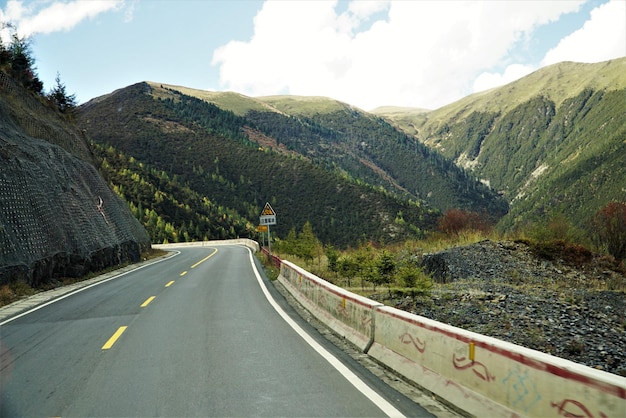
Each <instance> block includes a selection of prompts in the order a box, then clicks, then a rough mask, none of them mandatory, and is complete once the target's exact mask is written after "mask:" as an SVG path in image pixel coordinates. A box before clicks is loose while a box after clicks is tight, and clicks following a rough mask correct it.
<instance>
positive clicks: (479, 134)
mask: <svg viewBox="0 0 626 418" xmlns="http://www.w3.org/2000/svg"><path fill="white" fill-rule="evenodd" d="M386 116H387V118H388V120H390V121H391V122H392V123H394V124H396V125H397V126H399V127H402V129H404V130H405V132H407V133H411V134H413V135H415V137H417V138H418V139H419V140H420V141H421V142H423V143H425V144H427V145H429V146H430V147H433V148H434V149H437V150H439V151H440V152H441V153H442V154H444V155H445V156H447V157H449V158H451V159H454V161H456V163H457V164H458V165H459V166H461V167H465V168H467V169H469V170H471V172H472V173H474V175H476V176H478V177H480V178H481V179H482V180H483V181H484V182H485V183H488V184H490V185H491V187H493V188H494V189H496V190H499V191H500V192H501V193H503V195H504V196H506V198H507V200H508V201H509V202H510V206H511V207H510V212H509V214H508V215H507V216H505V217H504V218H503V219H502V220H501V227H502V228H503V229H505V230H506V229H511V228H513V227H516V226H520V225H523V224H525V223H527V222H534V221H537V220H541V219H545V218H547V217H550V216H555V215H564V216H565V217H566V218H567V219H568V220H570V221H571V222H573V223H574V224H577V225H584V224H585V223H586V222H587V221H588V220H589V218H590V217H591V216H592V215H593V214H594V213H595V212H596V211H597V210H598V209H600V208H601V207H603V206H604V205H606V204H607V203H608V202H610V201H626V189H625V188H624V184H626V58H622V59H617V60H613V61H608V62H604V63H598V64H577V63H560V64H555V65H553V66H550V67H546V68H544V69H541V70H539V71H537V72H535V73H533V74H530V75H529V76H527V77H525V78H523V79H520V80H518V81H516V82H513V83H511V84H509V85H506V86H503V87H499V88H496V89H493V90H490V91H487V92H483V93H478V94H475V95H472V96H468V97H467V98H465V99H462V100H460V101H458V102H456V103H452V104H450V105H448V106H445V107H443V108H441V109H437V110H436V111H433V112H429V113H423V112H414V113H404V114H400V113H398V112H396V113H395V114H387V115H386Z"/></svg>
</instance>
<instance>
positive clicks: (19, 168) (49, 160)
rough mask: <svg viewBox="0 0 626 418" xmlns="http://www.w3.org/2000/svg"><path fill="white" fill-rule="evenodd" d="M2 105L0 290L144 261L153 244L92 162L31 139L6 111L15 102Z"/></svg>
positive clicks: (18, 122) (1, 102) (2, 98)
mask: <svg viewBox="0 0 626 418" xmlns="http://www.w3.org/2000/svg"><path fill="white" fill-rule="evenodd" d="M0 93H2V91H0ZM4 99H6V96H4V97H1V96H0V284H3V283H9V282H12V281H15V280H17V279H21V280H25V281H27V282H28V283H29V284H30V285H31V286H38V285H40V284H42V283H44V282H46V281H48V280H51V279H53V278H58V277H79V276H82V275H83V274H85V273H87V272H90V271H97V270H101V269H103V268H106V267H109V266H113V265H117V264H120V263H124V262H126V261H136V260H138V259H139V257H140V254H141V251H142V250H144V249H147V248H149V246H150V238H149V237H148V234H147V233H146V231H145V229H144V228H143V227H142V226H141V224H140V223H139V222H138V221H137V220H136V219H135V218H134V217H133V216H132V214H131V212H130V210H129V209H128V207H127V205H126V204H125V203H124V202H123V201H121V200H120V199H119V198H118V197H117V196H116V195H115V194H114V193H113V191H112V190H111V189H110V188H109V187H108V185H107V184H106V183H105V181H104V179H102V177H100V175H99V174H98V172H97V170H96V169H95V167H94V166H93V165H92V164H90V163H89V162H86V161H85V160H83V159H81V158H78V157H77V156H75V155H72V154H70V153H69V152H67V151H66V150H65V149H63V148H61V147H60V146H58V145H55V144H52V143H50V142H47V141H45V140H42V139H36V138H33V137H31V136H29V135H27V134H26V133H25V130H23V129H22V126H21V125H22V123H21V121H19V120H18V121H17V122H16V120H15V117H14V116H12V114H14V113H15V109H9V108H8V106H10V105H11V104H13V103H14V102H12V101H7V100H4ZM38 124H39V125H42V122H41V121H39V122H38ZM85 146H86V144H85Z"/></svg>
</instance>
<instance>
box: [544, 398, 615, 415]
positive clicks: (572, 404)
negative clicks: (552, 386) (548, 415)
mask: <svg viewBox="0 0 626 418" xmlns="http://www.w3.org/2000/svg"><path fill="white" fill-rule="evenodd" d="M550 406H552V407H553V408H557V409H558V411H559V415H561V416H562V417H567V418H595V416H594V415H593V414H592V413H591V411H590V410H589V408H587V407H586V406H585V405H584V404H583V403H582V402H578V401H576V400H574V399H563V400H562V401H561V402H560V403H557V402H550ZM598 416H599V417H600V418H608V417H607V416H606V414H604V413H603V412H602V411H600V412H599V415H598Z"/></svg>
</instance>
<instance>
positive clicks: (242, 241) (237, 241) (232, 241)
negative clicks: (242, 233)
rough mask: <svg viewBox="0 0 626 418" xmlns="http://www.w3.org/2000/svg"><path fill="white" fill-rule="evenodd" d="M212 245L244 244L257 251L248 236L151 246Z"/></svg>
mask: <svg viewBox="0 0 626 418" xmlns="http://www.w3.org/2000/svg"><path fill="white" fill-rule="evenodd" d="M212 245H245V246H246V247H248V248H250V249H252V251H254V252H257V251H259V243H258V242H256V241H253V240H251V239H248V238H235V239H223V240H215V241H193V242H176V243H171V244H152V248H159V249H162V250H166V249H168V248H177V247H209V246H212Z"/></svg>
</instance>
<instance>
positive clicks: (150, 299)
mask: <svg viewBox="0 0 626 418" xmlns="http://www.w3.org/2000/svg"><path fill="white" fill-rule="evenodd" d="M154 298H156V296H150V297H149V298H148V299H146V301H145V302H144V303H142V304H141V307H142V308H145V307H146V306H148V304H149V303H150V302H152V301H153V300H154Z"/></svg>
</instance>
